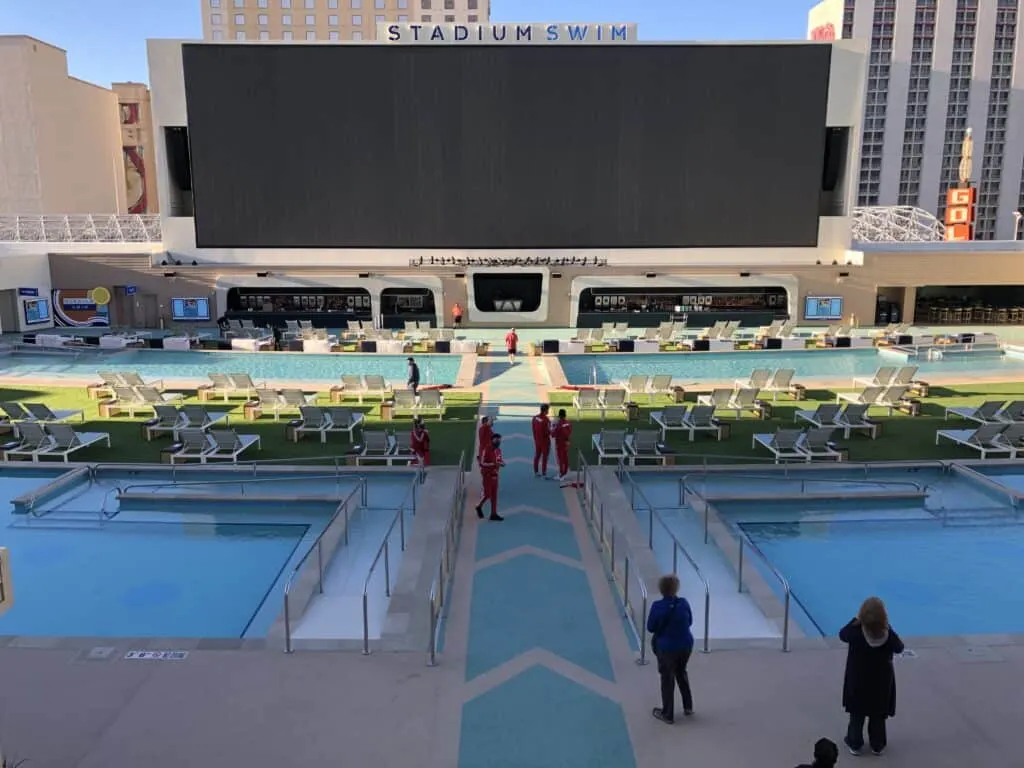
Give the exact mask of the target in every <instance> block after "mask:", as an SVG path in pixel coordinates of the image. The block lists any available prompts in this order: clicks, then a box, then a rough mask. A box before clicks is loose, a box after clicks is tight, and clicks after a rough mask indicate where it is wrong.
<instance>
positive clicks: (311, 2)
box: [306, 0, 316, 10]
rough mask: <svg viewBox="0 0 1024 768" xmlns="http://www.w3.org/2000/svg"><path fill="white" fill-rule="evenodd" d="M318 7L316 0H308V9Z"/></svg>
mask: <svg viewBox="0 0 1024 768" xmlns="http://www.w3.org/2000/svg"><path fill="white" fill-rule="evenodd" d="M314 8H316V0H306V9H307V10H312V9H314Z"/></svg>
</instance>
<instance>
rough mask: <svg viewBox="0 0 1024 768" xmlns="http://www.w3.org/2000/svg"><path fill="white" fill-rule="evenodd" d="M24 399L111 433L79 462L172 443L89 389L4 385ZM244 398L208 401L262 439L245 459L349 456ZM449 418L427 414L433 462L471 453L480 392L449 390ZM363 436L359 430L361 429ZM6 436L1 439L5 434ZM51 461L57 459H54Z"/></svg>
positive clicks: (137, 454)
mask: <svg viewBox="0 0 1024 768" xmlns="http://www.w3.org/2000/svg"><path fill="white" fill-rule="evenodd" d="M177 391H181V392H185V393H186V394H187V395H188V398H187V399H186V401H185V402H186V403H196V402H198V400H197V399H196V397H195V392H194V391H189V390H186V389H179V390H177ZM8 401H20V402H26V403H30V402H38V403H45V404H46V405H48V406H50V408H51V409H53V410H60V409H71V408H74V409H78V408H81V409H84V410H85V424H84V425H82V424H81V423H79V422H78V421H72V422H71V425H72V426H73V427H74V428H75V429H76V430H85V431H91V432H109V433H110V440H111V448H109V449H108V448H106V447H104V446H98V447H93V448H89V449H86V450H83V451H79V452H78V453H76V454H74V457H73V459H74V460H75V461H114V462H158V461H160V450H161V448H164V447H166V446H167V445H169V444H170V443H171V436H170V435H169V434H167V433H164V434H163V435H160V436H158V437H154V439H153V441H152V442H147V441H146V439H145V437H144V436H143V431H142V426H141V425H142V423H143V422H144V421H146V420H147V419H149V418H151V417H152V414H148V415H147V414H139V415H137V416H136V418H128V417H127V416H117V417H114V418H110V419H104V418H100V415H99V407H98V401H96V400H90V399H89V398H88V397H87V396H86V393H85V388H84V387H76V388H70V387H47V386H35V385H26V386H25V387H23V388H18V389H14V388H11V387H0V402H8ZM243 403H244V401H243V400H241V399H234V400H231V401H230V402H228V403H225V402H224V401H223V400H212V401H209V402H206V403H203V405H205V406H206V407H207V409H208V410H210V411H228V412H229V413H230V414H231V417H230V428H231V429H234V430H235V431H236V432H239V433H240V434H256V435H260V437H261V438H262V446H263V447H262V450H260V451H256V450H252V449H250V450H249V451H248V452H246V453H245V454H244V457H243V461H245V460H248V461H253V460H265V459H291V458H294V459H297V460H303V461H304V462H306V461H307V460H310V461H309V462H308V463H317V462H315V461H311V460H312V459H314V458H315V457H333V456H339V455H344V454H345V453H346V452H347V451H348V449H349V448H350V446H349V443H348V442H347V440H346V435H345V434H343V433H335V434H330V435H328V437H327V442H326V443H321V442H320V439H319V437H317V436H316V435H306V436H305V437H303V438H302V439H300V440H299V442H298V443H294V442H292V441H290V440H286V439H285V435H284V430H285V425H286V424H287V423H288V421H289V420H290V419H292V418H296V417H297V414H296V416H289V415H282V416H281V420H280V421H278V422H275V421H274V417H273V415H272V414H271V415H264V416H263V417H262V418H260V419H258V420H256V421H247V420H245V419H244V414H243V408H242V405H243ZM320 403H321V404H323V405H326V404H327V394H326V393H324V394H323V395H322V398H321V400H320ZM343 405H345V406H346V407H351V408H353V409H354V410H358V411H362V412H363V413H365V414H366V421H365V422H364V423H365V424H366V427H367V428H368V429H385V428H386V429H388V430H407V429H410V428H411V427H410V425H411V421H412V420H411V418H410V417H408V416H402V417H400V418H397V419H395V420H393V421H387V422H384V421H381V419H380V403H371V402H366V403H364V404H363V405H359V404H358V402H357V400H356V399H355V398H352V399H351V400H347V401H346V402H345V403H344V404H343ZM445 405H446V406H447V407H446V409H445V413H444V420H443V421H441V422H438V421H437V418H436V416H434V415H432V414H431V415H428V416H425V420H426V422H427V428H428V429H429V430H430V437H431V461H432V462H433V463H434V464H456V463H458V461H459V455H460V454H461V453H462V451H466V454H467V455H471V453H472V451H473V440H474V437H475V435H476V432H475V426H474V425H475V420H476V415H477V410H478V408H479V405H480V396H479V395H478V394H475V393H447V394H445ZM357 434H358V433H357ZM0 439H2V438H0ZM49 461H53V460H52V459H51V460H49ZM331 461H333V459H326V460H325V462H324V463H330V462H331Z"/></svg>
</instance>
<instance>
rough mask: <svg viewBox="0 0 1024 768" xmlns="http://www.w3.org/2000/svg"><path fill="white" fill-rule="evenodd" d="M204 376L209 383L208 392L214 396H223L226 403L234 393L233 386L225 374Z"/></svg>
mask: <svg viewBox="0 0 1024 768" xmlns="http://www.w3.org/2000/svg"><path fill="white" fill-rule="evenodd" d="M206 375H207V376H208V377H209V379H210V382H211V386H210V390H209V391H210V392H211V393H212V394H214V395H221V396H223V398H224V402H225V403H226V402H227V401H228V398H229V397H231V395H232V394H233V393H234V391H235V385H234V384H232V383H231V379H229V378H228V376H227V374H226V373H208V374H206Z"/></svg>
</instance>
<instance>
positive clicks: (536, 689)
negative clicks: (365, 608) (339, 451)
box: [439, 357, 636, 768]
mask: <svg viewBox="0 0 1024 768" xmlns="http://www.w3.org/2000/svg"><path fill="white" fill-rule="evenodd" d="M499 360H500V361H499ZM543 376H544V373H543V371H542V369H541V367H540V365H539V361H538V359H531V358H527V359H523V360H522V361H521V362H519V363H517V364H516V365H515V366H512V367H509V365H508V364H507V363H506V362H504V358H495V357H492V358H488V359H484V360H483V361H482V362H481V366H480V370H479V371H478V381H480V382H481V386H482V389H483V408H484V411H483V412H484V413H488V414H491V415H495V416H496V417H497V423H496V426H495V431H497V432H498V433H500V434H501V435H502V437H503V445H502V449H503V453H504V456H505V461H506V464H507V466H506V467H505V469H504V470H503V471H502V473H501V489H500V506H499V512H500V513H501V514H502V515H504V516H505V518H506V519H505V522H503V523H498V522H490V521H486V520H485V521H478V520H477V519H476V515H475V514H474V512H473V509H472V507H473V505H475V503H476V501H477V498H478V495H477V494H478V493H479V491H478V488H479V479H478V478H477V477H475V476H474V478H473V480H471V481H470V484H469V488H470V492H469V500H468V502H467V509H466V513H467V518H466V528H465V533H464V536H463V543H462V546H461V549H460V552H459V555H458V560H457V564H456V582H455V588H454V591H453V602H452V606H451V613H450V617H449V621H448V627H447V634H446V646H445V654H444V656H445V658H446V659H447V660H449V661H448V662H447V663H456V660H462V659H464V660H465V672H464V674H463V675H461V676H460V677H459V678H458V683H457V684H456V689H455V690H451V691H447V692H446V693H447V696H446V698H449V697H450V698H449V705H450V706H455V707H458V708H459V709H460V711H461V717H460V718H459V720H460V723H459V726H460V730H459V735H458V738H452V740H451V741H452V749H453V750H454V749H456V748H457V754H452V755H451V756H450V757H451V762H449V763H447V764H449V765H458V766H460V768H480V767H482V766H487V767H488V768H497V767H498V766H510V767H511V766H516V768H530V766H545V768H547V767H549V766H565V767H566V768H575V767H576V766H579V768H584V767H586V768H600V767H601V766H609V767H611V766H614V768H631V767H632V766H635V765H636V760H635V758H634V751H633V743H632V740H631V738H630V728H629V727H628V726H627V714H626V713H627V711H628V708H624V707H623V706H622V696H621V693H622V690H621V689H622V688H624V687H625V686H624V685H623V684H622V682H621V681H622V680H623V678H624V677H629V673H630V672H631V671H635V664H634V663H633V661H632V659H633V654H632V652H631V650H630V647H629V645H628V640H627V636H626V632H625V628H624V625H623V623H622V620H621V618H620V616H619V614H618V611H617V609H616V607H615V603H614V601H613V597H612V593H611V590H610V587H609V585H608V582H607V579H606V576H605V573H604V570H603V568H602V566H601V562H600V560H599V559H598V556H597V553H596V551H595V549H594V545H593V544H592V543H591V541H590V534H589V532H588V530H587V528H586V525H585V523H584V521H583V518H582V516H581V514H580V511H579V509H578V508H577V507H576V504H575V497H574V495H573V494H572V493H571V492H569V491H565V490H562V489H561V488H560V486H559V484H558V482H557V481H555V480H543V479H540V478H536V477H534V475H533V467H532V457H533V441H532V437H531V432H530V419H531V417H532V416H533V414H534V413H536V411H537V405H538V404H539V403H540V402H543V401H544V397H545V395H544V392H545V389H544V387H543V386H542V377H543ZM551 458H552V460H553V459H554V452H552V457H551ZM549 471H552V472H553V469H551V470H549ZM454 679H455V678H453V680H454ZM451 684H454V683H451ZM451 684H450V685H451ZM631 716H635V713H631ZM452 725H453V726H454V725H455V723H454V722H453V723H452ZM452 735H453V737H454V734H452ZM439 741H440V742H441V743H444V742H445V741H447V739H444V738H441V739H439Z"/></svg>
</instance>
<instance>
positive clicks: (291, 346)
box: [288, 339, 305, 352]
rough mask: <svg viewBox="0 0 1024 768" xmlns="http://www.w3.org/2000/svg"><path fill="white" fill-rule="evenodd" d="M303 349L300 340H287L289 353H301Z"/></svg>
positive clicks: (303, 345)
mask: <svg viewBox="0 0 1024 768" xmlns="http://www.w3.org/2000/svg"><path fill="white" fill-rule="evenodd" d="M304 348H305V344H304V342H303V341H302V339H288V351H289V352H301V351H302V350H303V349H304Z"/></svg>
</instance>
